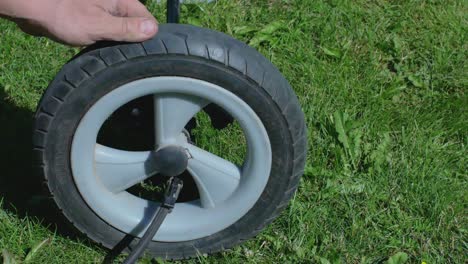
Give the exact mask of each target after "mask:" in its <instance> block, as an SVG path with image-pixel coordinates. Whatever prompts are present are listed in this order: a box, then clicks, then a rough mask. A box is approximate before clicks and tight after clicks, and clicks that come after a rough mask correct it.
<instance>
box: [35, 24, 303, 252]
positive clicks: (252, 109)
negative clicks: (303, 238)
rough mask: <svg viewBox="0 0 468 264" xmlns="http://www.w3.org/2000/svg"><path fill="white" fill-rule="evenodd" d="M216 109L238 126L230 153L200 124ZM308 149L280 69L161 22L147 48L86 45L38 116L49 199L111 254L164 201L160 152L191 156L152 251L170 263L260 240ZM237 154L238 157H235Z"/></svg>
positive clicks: (224, 42) (233, 45)
mask: <svg viewBox="0 0 468 264" xmlns="http://www.w3.org/2000/svg"><path fill="white" fill-rule="evenodd" d="M209 105H214V106H215V108H214V109H216V108H219V109H222V112H223V113H224V114H225V115H229V117H230V118H232V120H235V122H234V123H233V124H230V125H228V126H227V128H223V129H222V130H221V131H224V130H226V129H227V130H229V129H231V130H235V129H237V130H236V131H238V132H239V131H240V132H239V133H237V132H236V133H234V132H233V133H231V132H225V133H224V132H223V133H224V134H223V133H221V134H223V135H224V136H225V138H226V137H227V140H225V141H224V143H225V145H227V148H224V149H222V150H221V151H218V153H216V154H213V153H211V152H210V151H208V150H210V146H211V145H214V144H215V143H216V142H217V141H216V139H215V137H214V136H213V137H212V135H214V134H208V135H204V134H203V133H202V132H203V131H211V130H209V129H208V130H203V129H202V128H200V127H202V126H207V125H208V126H209V124H210V123H209V122H208V123H207V122H205V121H206V120H205V119H206V116H205V119H203V113H204V112H203V109H207V108H210V107H209ZM139 107H140V108H139ZM211 109H213V107H211ZM200 115H202V116H201V117H200ZM203 120H205V121H203ZM232 120H231V121H232ZM191 123H192V125H190V124H191ZM193 123H196V125H195V126H194V125H193ZM195 130H197V131H195ZM210 133H211V132H210ZM230 133H231V134H230ZM192 134H193V135H192ZM215 134H216V133H215ZM202 139H203V140H202ZM202 141H204V142H205V143H204V144H205V145H204V146H203V147H202V146H201V145H199V142H202ZM244 141H245V144H244V143H243V142H244ZM306 143H307V142H306V127H305V121H304V115H303V113H302V111H301V109H300V106H299V103H298V100H297V97H296V96H295V94H294V93H293V90H292V89H291V87H290V86H289V84H288V82H287V81H286V79H285V78H284V77H283V76H282V75H281V74H280V72H279V71H278V70H277V69H276V68H275V67H274V66H273V65H272V64H271V63H270V62H269V61H268V60H267V59H265V58H264V57H263V56H262V55H260V54H259V53H258V52H256V51H255V50H254V49H252V48H250V47H248V46H247V45H245V44H243V43H241V42H239V41H237V40H235V39H233V38H231V37H229V36H227V35H225V34H222V33H219V32H215V31H211V30H208V29H202V28H198V27H194V26H188V25H174V24H168V25H161V26H160V31H159V33H158V35H157V36H156V37H155V38H153V39H151V40H148V41H146V42H144V43H134V44H128V43H121V44H110V45H101V46H95V47H93V48H90V49H86V50H85V51H84V52H82V53H81V54H80V55H79V56H77V57H75V58H74V59H72V60H71V61H70V62H69V63H67V64H66V65H65V66H64V67H63V69H62V70H61V71H60V72H59V73H58V75H57V77H56V78H55V79H54V80H53V82H52V83H51V84H50V86H49V87H48V89H47V91H46V92H45V94H44V96H43V97H42V99H41V101H40V103H39V106H38V109H37V113H36V115H35V128H34V147H35V148H34V151H35V153H36V156H37V160H38V163H39V166H40V168H41V169H40V171H41V173H42V174H43V176H44V178H45V181H46V185H47V186H48V189H49V190H50V193H51V195H52V197H53V199H54V200H55V202H56V204H57V205H58V207H59V208H60V210H62V213H63V215H64V216H66V218H68V219H69V221H70V222H72V223H73V225H74V226H76V228H78V229H79V230H80V231H81V232H83V233H85V234H86V235H88V236H89V237H90V238H91V239H92V240H94V241H96V242H98V243H101V244H102V245H104V246H105V247H108V248H113V247H115V246H116V245H117V244H118V243H119V242H120V241H121V240H122V239H123V238H124V237H125V236H127V235H130V236H134V237H136V238H135V239H133V242H132V243H130V244H129V245H128V248H130V249H131V248H132V246H134V245H136V243H137V240H138V237H141V236H142V233H144V228H145V226H146V225H147V224H148V222H149V220H150V218H151V216H152V214H153V212H154V210H155V209H156V208H157V206H158V195H155V193H157V191H158V186H161V184H164V183H161V179H160V177H159V175H158V171H157V170H158V169H157V168H156V167H155V165H154V162H153V161H154V155H155V153H156V151H157V150H160V149H162V148H165V147H166V146H169V145H170V146H173V145H175V146H178V147H182V148H183V149H185V150H186V151H187V155H189V157H190V159H189V160H188V166H187V170H186V172H185V173H184V176H183V178H184V182H185V184H184V191H185V190H187V191H186V193H185V197H184V198H181V199H179V201H178V202H177V204H176V206H175V208H174V210H173V212H172V213H171V214H170V215H169V216H168V218H167V219H166V220H165V222H164V223H163V225H162V227H161V229H160V230H159V232H158V233H157V235H156V236H155V237H154V240H153V241H152V243H151V244H150V246H149V248H148V253H150V254H152V255H153V256H157V257H161V258H164V259H180V258H187V257H191V256H196V255H197V254H201V253H213V252H216V251H220V250H223V249H227V248H230V247H232V246H234V245H236V244H238V243H240V242H242V241H244V240H246V239H248V238H251V237H253V236H254V235H256V234H257V233H258V232H259V231H260V230H261V229H263V228H264V227H265V226H266V225H267V224H268V223H270V222H271V221H272V220H273V219H274V218H275V217H277V216H278V214H279V213H280V212H281V211H282V210H283V209H284V208H285V206H286V205H287V203H288V201H289V199H290V198H291V196H292V195H293V194H294V192H295V190H296V188H297V186H298V183H299V179H300V176H301V175H302V173H303V169H304V164H305V157H306ZM216 144H218V143H216ZM207 149H208V150H207ZM231 149H236V151H238V152H240V155H239V157H241V159H240V160H237V161H234V160H230V159H229V156H230V155H229V154H226V152H230V151H231ZM158 181H159V183H158ZM158 184H160V185H158ZM148 185H151V186H150V187H151V188H147V187H148ZM142 186H143V187H145V186H146V187H145V188H146V189H145V188H143V187H142ZM153 187H154V188H153Z"/></svg>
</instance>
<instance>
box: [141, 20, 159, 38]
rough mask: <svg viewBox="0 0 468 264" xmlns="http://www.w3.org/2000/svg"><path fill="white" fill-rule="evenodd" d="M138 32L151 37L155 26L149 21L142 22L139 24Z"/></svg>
mask: <svg viewBox="0 0 468 264" xmlns="http://www.w3.org/2000/svg"><path fill="white" fill-rule="evenodd" d="M140 31H141V32H142V33H143V34H145V35H152V34H153V33H154V31H156V24H155V23H154V21H151V20H144V21H143V22H141V23H140Z"/></svg>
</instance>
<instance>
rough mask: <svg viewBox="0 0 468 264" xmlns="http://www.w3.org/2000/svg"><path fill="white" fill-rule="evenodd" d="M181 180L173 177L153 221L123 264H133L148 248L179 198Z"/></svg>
mask: <svg viewBox="0 0 468 264" xmlns="http://www.w3.org/2000/svg"><path fill="white" fill-rule="evenodd" d="M182 186H183V185H182V180H180V179H179V178H177V177H175V178H173V179H172V180H171V183H170V185H169V187H168V190H167V192H166V196H165V198H164V202H163V203H162V204H161V206H160V207H159V208H158V210H157V211H156V214H155V215H154V219H153V220H151V224H150V225H149V227H148V229H147V230H146V232H145V234H144V235H143V237H142V238H141V239H140V241H139V242H138V244H137V245H136V247H135V249H134V250H133V251H132V252H131V253H130V255H129V256H128V257H127V259H125V261H124V264H133V263H136V261H137V260H138V259H139V258H140V257H141V255H143V253H144V252H145V249H146V248H147V247H148V244H149V243H150V242H151V240H152V239H153V237H154V236H155V235H156V233H157V232H158V230H159V228H160V227H161V225H162V223H163V221H164V219H166V216H167V215H168V214H169V213H170V212H171V211H172V209H173V208H174V205H175V203H176V201H177V198H178V197H179V193H180V190H181V189H182Z"/></svg>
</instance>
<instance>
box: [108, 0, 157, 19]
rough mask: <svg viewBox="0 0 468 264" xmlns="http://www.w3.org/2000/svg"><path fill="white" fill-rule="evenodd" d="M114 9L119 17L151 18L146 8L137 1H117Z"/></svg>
mask: <svg viewBox="0 0 468 264" xmlns="http://www.w3.org/2000/svg"><path fill="white" fill-rule="evenodd" d="M115 9H116V10H117V14H119V16H124V17H147V18H153V15H152V14H151V13H150V12H149V11H148V9H147V8H146V6H145V5H143V4H142V3H140V1H138V0H118V1H117V2H116V6H115Z"/></svg>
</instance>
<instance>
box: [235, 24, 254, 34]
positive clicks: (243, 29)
mask: <svg viewBox="0 0 468 264" xmlns="http://www.w3.org/2000/svg"><path fill="white" fill-rule="evenodd" d="M233 31H234V33H236V34H238V35H241V36H243V35H247V34H249V33H252V32H257V31H258V29H256V28H254V27H251V26H239V27H234V28H233Z"/></svg>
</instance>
